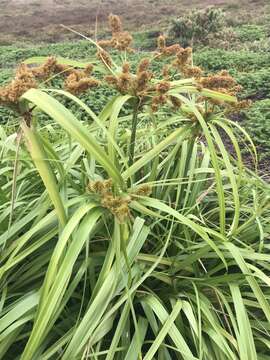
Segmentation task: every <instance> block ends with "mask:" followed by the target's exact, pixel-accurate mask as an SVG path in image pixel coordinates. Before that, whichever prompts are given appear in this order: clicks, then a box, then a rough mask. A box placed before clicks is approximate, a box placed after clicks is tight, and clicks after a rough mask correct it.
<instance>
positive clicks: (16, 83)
mask: <svg viewBox="0 0 270 360" xmlns="http://www.w3.org/2000/svg"><path fill="white" fill-rule="evenodd" d="M92 70H93V66H92V65H91V64H90V65H88V66H87V67H86V69H85V70H76V69H74V68H72V67H70V66H69V65H64V64H60V63H58V62H57V60H56V58H54V57H49V58H48V59H47V60H46V62H45V63H44V64H42V65H40V66H36V67H33V68H30V67H28V66H27V65H26V64H21V65H19V67H18V68H17V70H16V72H15V76H14V79H13V80H11V82H10V83H9V84H7V85H4V86H3V87H0V104H3V105H6V106H9V107H12V108H15V109H17V108H18V107H17V105H18V102H19V99H20V97H21V96H22V95H23V94H24V93H25V92H26V91H27V90H29V89H32V88H37V87H38V83H39V82H40V81H44V80H48V79H50V78H51V77H52V76H53V75H55V74H63V75H65V76H67V78H66V80H65V89H66V90H68V91H70V92H71V93H74V94H78V93H80V92H82V91H85V90H87V89H89V88H92V87H94V86H97V85H98V84H99V82H98V81H97V80H95V79H93V78H91V77H90V74H91V72H92Z"/></svg>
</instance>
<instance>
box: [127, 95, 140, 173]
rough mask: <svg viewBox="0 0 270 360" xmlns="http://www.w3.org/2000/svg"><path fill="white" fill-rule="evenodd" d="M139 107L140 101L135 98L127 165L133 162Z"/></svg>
mask: <svg viewBox="0 0 270 360" xmlns="http://www.w3.org/2000/svg"><path fill="white" fill-rule="evenodd" d="M139 107H140V101H139V99H136V101H135V103H134V107H133V117H132V128H131V136H130V144H129V160H128V165H129V166H131V165H132V164H133V160H134V150H135V142H136V130H137V123H138V112H139Z"/></svg>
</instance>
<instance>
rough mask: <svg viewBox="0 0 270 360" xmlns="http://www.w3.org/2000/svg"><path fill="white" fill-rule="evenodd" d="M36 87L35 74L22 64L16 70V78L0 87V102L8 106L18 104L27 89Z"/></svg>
mask: <svg viewBox="0 0 270 360" xmlns="http://www.w3.org/2000/svg"><path fill="white" fill-rule="evenodd" d="M36 87H37V83H36V81H35V78H34V75H33V74H32V72H31V71H30V69H29V68H28V67H27V66H26V65H25V64H21V65H20V66H19V67H18V68H17V70H16V74H15V77H14V79H13V80H12V81H11V82H10V83H9V84H7V85H5V86H3V87H0V103H2V104H3V105H8V106H12V105H16V104H17V103H18V101H19V98H20V97H21V96H22V95H23V94H24V93H25V92H26V91H27V90H29V89H31V88H36Z"/></svg>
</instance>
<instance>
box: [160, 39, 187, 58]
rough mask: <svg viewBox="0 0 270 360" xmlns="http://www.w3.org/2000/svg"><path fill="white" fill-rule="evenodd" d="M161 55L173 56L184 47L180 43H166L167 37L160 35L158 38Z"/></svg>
mask: <svg viewBox="0 0 270 360" xmlns="http://www.w3.org/2000/svg"><path fill="white" fill-rule="evenodd" d="M157 45H158V53H159V55H165V56H171V55H176V54H177V53H178V52H179V51H180V50H181V49H182V48H181V46H180V45H179V44H173V45H170V46H167V45H166V37H165V36H164V35H160V36H159V37H158V40H157Z"/></svg>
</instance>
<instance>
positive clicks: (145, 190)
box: [131, 184, 152, 196]
mask: <svg viewBox="0 0 270 360" xmlns="http://www.w3.org/2000/svg"><path fill="white" fill-rule="evenodd" d="M151 193H152V187H151V186H150V185H148V184H142V185H140V186H138V187H137V188H136V189H135V190H133V191H132V193H131V196H136V195H138V196H149V195H150V194H151Z"/></svg>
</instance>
